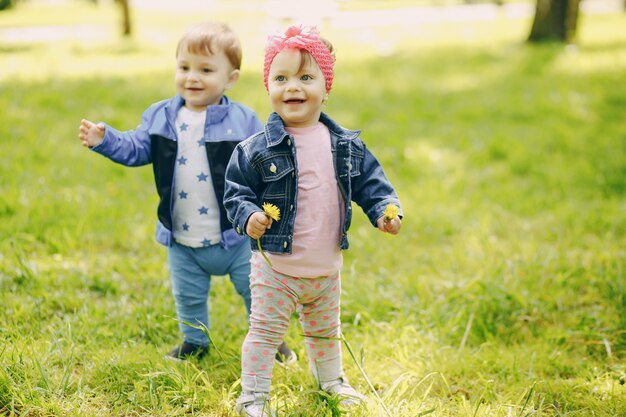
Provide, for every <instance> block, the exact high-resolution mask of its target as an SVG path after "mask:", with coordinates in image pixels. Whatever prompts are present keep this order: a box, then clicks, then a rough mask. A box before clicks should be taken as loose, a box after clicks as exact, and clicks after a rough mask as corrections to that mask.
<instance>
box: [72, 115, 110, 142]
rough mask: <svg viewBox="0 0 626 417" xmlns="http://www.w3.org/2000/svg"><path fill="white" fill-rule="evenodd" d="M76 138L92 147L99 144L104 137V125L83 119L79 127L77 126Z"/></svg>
mask: <svg viewBox="0 0 626 417" xmlns="http://www.w3.org/2000/svg"><path fill="white" fill-rule="evenodd" d="M78 138H79V139H80V143H81V144H82V145H83V146H85V147H87V148H93V147H94V146H96V145H99V144H101V143H102V140H103V139H104V125H103V124H102V123H98V124H95V123H93V122H90V121H89V120H86V119H83V120H81V121H80V127H79V128H78Z"/></svg>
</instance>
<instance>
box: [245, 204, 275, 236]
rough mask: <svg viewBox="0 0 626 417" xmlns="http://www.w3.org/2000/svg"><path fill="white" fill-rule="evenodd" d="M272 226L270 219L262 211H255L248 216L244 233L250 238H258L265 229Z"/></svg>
mask: <svg viewBox="0 0 626 417" xmlns="http://www.w3.org/2000/svg"><path fill="white" fill-rule="evenodd" d="M271 227H272V219H270V218H269V217H268V216H266V215H265V213H263V212H262V211H255V212H254V213H252V214H251V215H250V217H249V218H248V223H247V224H246V234H247V235H248V236H250V237H251V238H252V239H255V240H256V239H258V238H260V237H261V236H263V235H264V234H265V230H267V229H269V228H271Z"/></svg>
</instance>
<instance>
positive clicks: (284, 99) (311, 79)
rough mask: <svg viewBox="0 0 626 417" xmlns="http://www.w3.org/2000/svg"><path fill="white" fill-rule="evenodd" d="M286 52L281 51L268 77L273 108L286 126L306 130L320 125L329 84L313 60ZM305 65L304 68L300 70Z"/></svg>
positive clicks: (292, 51) (286, 50) (292, 52)
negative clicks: (327, 84)
mask: <svg viewBox="0 0 626 417" xmlns="http://www.w3.org/2000/svg"><path fill="white" fill-rule="evenodd" d="M308 58H309V59H307V60H306V61H305V62H304V65H302V60H303V59H305V57H304V56H302V54H301V52H300V51H298V50H294V49H285V50H283V51H281V52H279V53H278V54H277V55H276V57H274V60H273V61H272V64H271V65H270V70H269V74H268V77H267V78H268V81H267V90H268V92H269V96H270V104H271V105H272V109H273V110H274V111H275V112H276V113H278V115H279V116H280V117H281V118H282V119H283V122H284V123H285V126H287V127H307V126H314V125H316V124H317V123H318V121H319V118H320V113H321V112H322V102H323V100H324V98H325V97H326V81H325V79H324V75H323V74H322V71H321V70H320V67H319V65H317V62H315V60H314V59H313V58H312V57H308ZM301 66H302V68H300V67H301Z"/></svg>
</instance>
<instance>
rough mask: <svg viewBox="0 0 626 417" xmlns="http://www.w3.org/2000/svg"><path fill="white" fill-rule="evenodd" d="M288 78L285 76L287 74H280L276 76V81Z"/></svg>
mask: <svg viewBox="0 0 626 417" xmlns="http://www.w3.org/2000/svg"><path fill="white" fill-rule="evenodd" d="M286 79H287V78H285V76H284V75H278V76H277V77H276V81H285V80H286Z"/></svg>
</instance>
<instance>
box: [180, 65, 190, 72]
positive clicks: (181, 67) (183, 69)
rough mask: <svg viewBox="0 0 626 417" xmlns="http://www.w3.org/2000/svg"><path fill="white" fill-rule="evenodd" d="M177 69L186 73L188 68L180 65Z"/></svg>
mask: <svg viewBox="0 0 626 417" xmlns="http://www.w3.org/2000/svg"><path fill="white" fill-rule="evenodd" d="M178 68H179V69H181V70H182V71H187V70H189V67H188V66H187V65H181V66H179V67H178Z"/></svg>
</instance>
